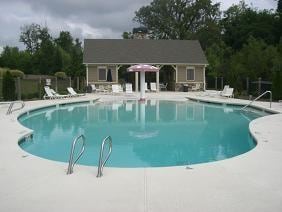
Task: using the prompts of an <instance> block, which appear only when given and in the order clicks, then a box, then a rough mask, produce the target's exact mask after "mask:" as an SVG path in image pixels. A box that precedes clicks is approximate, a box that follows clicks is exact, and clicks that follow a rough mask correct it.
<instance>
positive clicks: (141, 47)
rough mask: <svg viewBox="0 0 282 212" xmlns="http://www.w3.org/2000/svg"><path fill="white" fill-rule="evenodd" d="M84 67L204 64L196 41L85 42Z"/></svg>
mask: <svg viewBox="0 0 282 212" xmlns="http://www.w3.org/2000/svg"><path fill="white" fill-rule="evenodd" d="M83 63H84V64H139V63H143V64H203V65H207V64H208V62H207V59H206V57H205V55H204V52H203V50H202V48H201V46H200V43H199V41H197V40H148V39H144V40H142V39H85V40H84V53H83Z"/></svg>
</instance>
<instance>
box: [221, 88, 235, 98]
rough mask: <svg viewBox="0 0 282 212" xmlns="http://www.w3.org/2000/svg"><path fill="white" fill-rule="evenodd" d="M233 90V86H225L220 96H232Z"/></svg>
mask: <svg viewBox="0 0 282 212" xmlns="http://www.w3.org/2000/svg"><path fill="white" fill-rule="evenodd" d="M233 90H234V88H227V90H226V92H225V93H222V94H221V96H223V97H228V98H231V97H234V96H233Z"/></svg>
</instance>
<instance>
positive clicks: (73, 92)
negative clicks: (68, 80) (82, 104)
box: [67, 87, 85, 97]
mask: <svg viewBox="0 0 282 212" xmlns="http://www.w3.org/2000/svg"><path fill="white" fill-rule="evenodd" d="M67 91H68V92H69V94H70V95H71V96H73V97H78V96H85V94H84V93H76V92H75V90H74V89H73V88H72V87H68V88H67Z"/></svg>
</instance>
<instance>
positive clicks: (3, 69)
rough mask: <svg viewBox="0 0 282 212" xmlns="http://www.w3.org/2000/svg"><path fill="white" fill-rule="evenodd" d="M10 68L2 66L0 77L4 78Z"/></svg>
mask: <svg viewBox="0 0 282 212" xmlns="http://www.w3.org/2000/svg"><path fill="white" fill-rule="evenodd" d="M8 70H9V69H8V68H0V78H3V76H4V74H5V73H6V72H7V71H8Z"/></svg>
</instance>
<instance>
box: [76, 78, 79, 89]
mask: <svg viewBox="0 0 282 212" xmlns="http://www.w3.org/2000/svg"><path fill="white" fill-rule="evenodd" d="M76 89H77V90H79V77H77V78H76Z"/></svg>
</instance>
